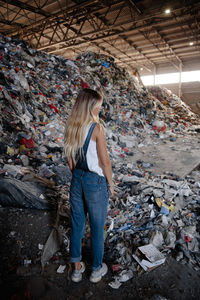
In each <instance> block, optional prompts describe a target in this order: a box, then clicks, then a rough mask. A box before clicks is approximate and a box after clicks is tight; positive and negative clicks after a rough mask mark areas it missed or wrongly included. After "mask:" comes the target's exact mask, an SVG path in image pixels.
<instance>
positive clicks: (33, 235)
mask: <svg viewBox="0 0 200 300" xmlns="http://www.w3.org/2000/svg"><path fill="white" fill-rule="evenodd" d="M54 218H55V213H52V212H48V213H47V212H43V211H39V210H25V209H14V208H13V209H11V208H1V210H0V222H1V224H0V225H1V226H0V228H1V231H0V238H1V248H0V252H1V265H0V268H1V299H12V300H14V299H37V300H39V299H42V300H44V299H46V300H50V299H55V300H56V299H59V300H60V299H69V300H72V299H74V300H75V299H91V300H92V299H96V300H97V299H99V300H103V299H120V300H121V299H142V300H144V299H176V300H178V299H181V300H183V299H196V300H197V299H200V285H199V280H200V272H199V271H195V270H194V269H192V268H191V267H190V266H187V265H183V264H181V263H178V262H177V261H176V260H175V259H174V258H173V257H168V258H167V260H166V262H165V264H164V265H162V266H160V267H159V268H157V269H155V270H152V271H151V272H147V273H145V272H144V273H141V274H135V275H134V277H133V278H132V279H130V280H129V281H127V282H125V283H124V284H123V285H122V286H121V287H120V288H119V289H117V290H114V289H112V288H111V287H110V286H109V285H108V283H109V282H110V281H111V280H112V277H113V272H112V271H111V270H112V262H111V261H109V260H108V261H106V262H107V264H108V266H109V272H108V274H107V275H106V276H105V278H103V280H102V281H101V282H99V283H98V284H92V283H90V281H89V279H88V278H89V272H90V269H89V266H90V260H89V255H88V254H89V249H88V248H87V245H86V246H85V247H84V258H85V261H86V264H87V265H88V269H87V271H86V274H85V275H84V279H83V281H82V282H81V283H78V284H76V283H73V282H72V281H71V280H70V272H71V269H70V266H69V265H68V264H67V267H66V269H65V271H64V273H63V274H59V273H57V272H56V270H57V269H58V267H59V265H60V263H63V264H66V263H67V253H66V251H65V249H62V251H63V258H62V259H63V261H62V262H61V261H59V258H58V257H53V259H51V261H50V263H49V264H48V265H47V266H46V268H45V271H44V274H43V275H41V269H40V268H41V267H40V251H39V250H38V244H43V243H45V241H46V238H47V237H48V235H49V233H50V230H51V225H52V224H53V221H54ZM61 223H62V224H63V225H64V226H68V224H67V221H66V218H65V217H63V218H62V219H61ZM30 258H31V259H32V264H31V265H28V266H24V265H22V264H21V263H22V261H24V260H25V259H30ZM3 295H4V296H3Z"/></svg>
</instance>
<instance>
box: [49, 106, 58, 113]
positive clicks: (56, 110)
mask: <svg viewBox="0 0 200 300" xmlns="http://www.w3.org/2000/svg"><path fill="white" fill-rule="evenodd" d="M48 107H49V108H50V109H54V111H55V113H58V109H57V107H56V106H55V105H53V104H48Z"/></svg>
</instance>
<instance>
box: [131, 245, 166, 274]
mask: <svg viewBox="0 0 200 300" xmlns="http://www.w3.org/2000/svg"><path fill="white" fill-rule="evenodd" d="M132 256H133V258H135V260H136V261H137V262H138V264H139V265H140V266H141V267H142V268H143V269H144V270H145V271H151V270H153V269H155V268H156V267H158V266H160V265H161V264H163V263H164V262H165V259H166V258H165V257H164V255H163V254H162V253H161V252H160V251H159V250H158V249H157V248H156V247H155V246H154V245H153V244H148V245H145V246H141V247H138V249H137V251H136V253H135V254H132Z"/></svg>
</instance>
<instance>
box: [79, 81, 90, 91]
mask: <svg viewBox="0 0 200 300" xmlns="http://www.w3.org/2000/svg"><path fill="white" fill-rule="evenodd" d="M81 87H82V89H89V88H90V87H89V85H88V84H87V83H86V82H84V81H83V79H81Z"/></svg>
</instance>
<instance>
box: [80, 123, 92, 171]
mask: <svg viewBox="0 0 200 300" xmlns="http://www.w3.org/2000/svg"><path fill="white" fill-rule="evenodd" d="M96 124H97V123H93V124H92V125H91V127H90V129H89V131H88V134H87V137H86V140H85V143H84V145H83V157H81V158H79V160H78V162H77V164H76V169H82V170H85V171H89V169H88V165H87V160H86V154H87V149H88V146H89V142H90V139H91V136H92V133H93V131H94V128H95V126H96Z"/></svg>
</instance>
